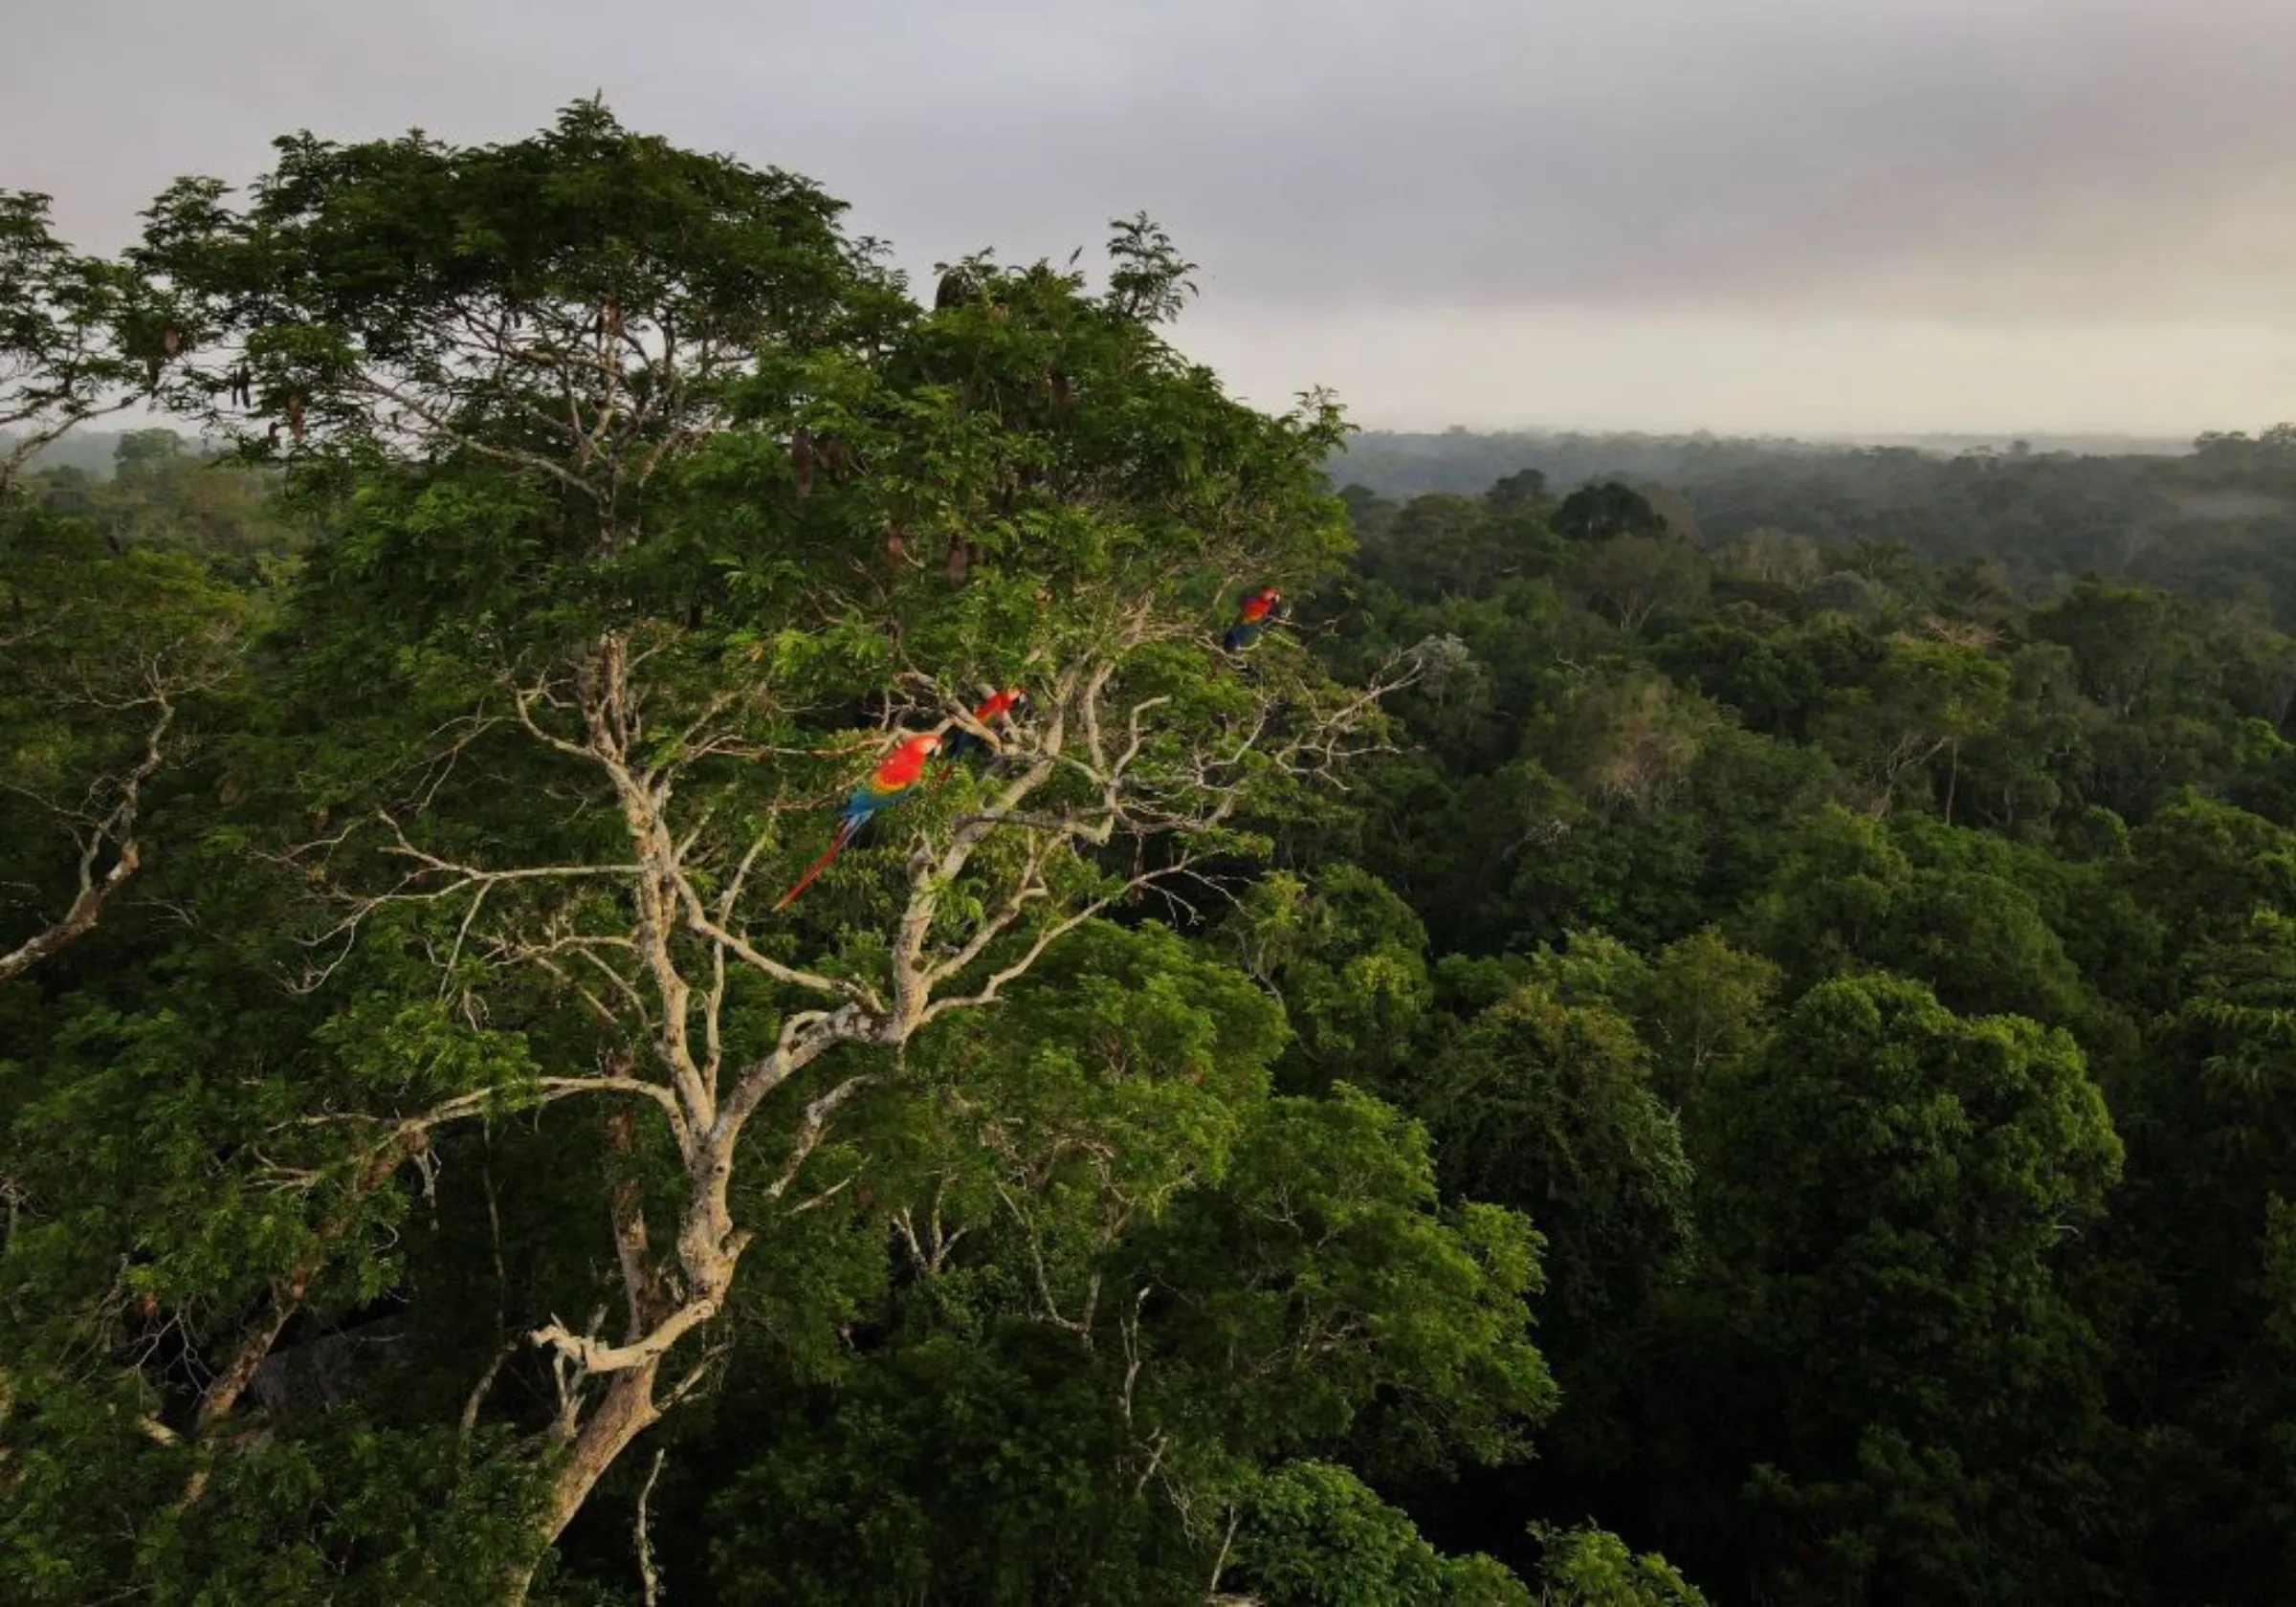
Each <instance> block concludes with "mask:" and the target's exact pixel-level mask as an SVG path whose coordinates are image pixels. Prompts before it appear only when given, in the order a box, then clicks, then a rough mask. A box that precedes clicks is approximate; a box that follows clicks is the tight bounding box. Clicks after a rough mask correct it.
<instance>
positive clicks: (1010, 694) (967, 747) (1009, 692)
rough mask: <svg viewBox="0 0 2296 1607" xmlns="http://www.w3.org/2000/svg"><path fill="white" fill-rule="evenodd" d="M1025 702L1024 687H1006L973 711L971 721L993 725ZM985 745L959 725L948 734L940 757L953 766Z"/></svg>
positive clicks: (985, 744)
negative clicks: (1017, 705) (1014, 707)
mask: <svg viewBox="0 0 2296 1607" xmlns="http://www.w3.org/2000/svg"><path fill="white" fill-rule="evenodd" d="M1027 701H1028V693H1027V689H1026V688H1025V687H1006V688H1005V689H1004V691H1003V692H1000V693H997V694H996V695H995V696H994V697H992V698H990V699H989V700H988V701H987V702H985V703H983V704H982V705H981V707H979V708H978V709H975V710H974V711H973V719H974V721H975V722H976V723H978V724H981V725H993V724H994V723H995V722H996V721H997V720H999V719H1001V718H1003V717H1004V715H1007V714H1009V713H1011V712H1012V708H1013V705H1014V704H1016V703H1026V702H1027ZM987 745H988V744H987V743H985V742H983V741H982V739H981V738H980V737H977V736H975V735H974V734H973V733H972V732H970V731H967V730H966V729H965V728H964V727H963V726H961V725H960V726H959V727H958V728H957V729H956V730H954V731H952V732H950V733H949V741H948V746H947V747H946V748H945V749H944V750H943V751H942V753H941V757H942V758H943V759H947V760H948V761H949V762H950V763H952V764H954V763H955V762H956V761H957V760H958V759H962V758H963V757H964V756H965V755H966V754H968V753H971V752H972V751H973V750H974V749H975V748H982V747H986V746H987Z"/></svg>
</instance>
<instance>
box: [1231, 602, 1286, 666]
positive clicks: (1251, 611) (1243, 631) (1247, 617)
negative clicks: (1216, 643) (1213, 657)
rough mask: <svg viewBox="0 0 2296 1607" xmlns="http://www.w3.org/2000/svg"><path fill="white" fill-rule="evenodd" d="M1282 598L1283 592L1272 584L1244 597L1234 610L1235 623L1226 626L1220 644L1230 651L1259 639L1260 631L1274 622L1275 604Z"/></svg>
mask: <svg viewBox="0 0 2296 1607" xmlns="http://www.w3.org/2000/svg"><path fill="white" fill-rule="evenodd" d="M1283 600H1284V594H1283V593H1282V592H1280V591H1278V590H1276V589H1275V587H1273V586H1268V587H1266V588H1264V589H1262V590H1259V591H1255V592H1253V593H1252V594H1251V595H1250V596H1249V597H1247V598H1246V599H1244V605H1243V606H1242V607H1241V608H1239V609H1237V610H1236V623H1235V624H1233V625H1231V626H1229V627H1227V634H1226V635H1225V636H1224V637H1222V638H1221V639H1220V645H1221V646H1222V647H1224V648H1225V649H1227V650H1228V651H1229V652H1231V653H1232V652H1242V651H1243V650H1244V649H1246V648H1248V647H1250V646H1251V645H1252V643H1254V642H1256V641H1258V640H1259V639H1260V632H1261V631H1263V630H1265V629H1267V628H1268V627H1269V626H1270V625H1272V624H1273V623H1274V622H1275V605H1277V604H1278V603H1281V602H1282V601H1283Z"/></svg>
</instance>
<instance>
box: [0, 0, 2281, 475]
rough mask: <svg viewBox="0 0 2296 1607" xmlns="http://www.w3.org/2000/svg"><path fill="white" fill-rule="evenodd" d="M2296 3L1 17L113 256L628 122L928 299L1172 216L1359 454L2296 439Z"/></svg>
mask: <svg viewBox="0 0 2296 1607" xmlns="http://www.w3.org/2000/svg"><path fill="white" fill-rule="evenodd" d="M2291 84H2296V0H1410V3H1407V4H1406V3H1399V0H1390V3H1384V4H1366V3H1363V0H1317V3H1315V4H1307V3H1304V0H1302V3H1293V0H1281V3H1257V0H1123V3H1114V0H814V3H811V4H808V5H805V6H802V7H801V6H794V5H788V4H782V3H778V0H748V3H737V0H651V4H648V5H645V6H637V5H629V4H616V5H608V4H606V3H604V0H398V3H396V4H393V5H388V6H386V5H381V4H374V3H362V4H356V5H353V4H346V3H342V0H336V3H334V4H329V3H327V0H299V3H297V4H288V3H285V0H189V3H187V0H166V3H162V0H74V3H71V4H66V3H63V0H8V4H7V6H6V9H5V14H4V15H0V187H14V188H33V189H41V190H46V191H49V192H51V193H52V194H54V195H55V197H56V202H57V206H56V210H57V214H58V218H59V221H60V222H61V224H62V225H63V226H64V228H65V229H66V231H68V232H70V233H71V234H72V235H73V236H74V237H75V238H77V240H78V241H80V242H81V243H82V244H85V245H88V246H104V247H112V246H117V245H118V244H120V243H121V240H122V239H123V238H124V237H125V236H126V235H127V233H128V232H129V231H131V230H132V229H133V228H134V214H135V212H136V211H137V210H138V209H140V208H141V207H143V206H144V205H145V204H147V203H148V201H149V199H150V198H151V196H152V195H153V194H154V193H155V192H156V191H157V190H158V189H159V188H160V187H162V186H163V185H165V184H166V182H167V181H168V180H169V179H170V178H172V177H174V176H176V175H178V174H180V173H185V172H205V173H213V174H217V175H220V176H222V177H224V178H227V179H231V180H233V181H243V180H245V179H246V178H248V177H250V176H252V175H253V174H254V173H255V172H257V171H259V170H260V169H261V168H262V166H263V165H265V164H266V160H267V158H268V156H269V150H268V146H267V141H268V140H269V139H270V138H271V137H272V136H274V135H276V134H278V133H281V132H285V131H288V130H291V129H297V128H306V127H307V128H309V129H311V130H312V131H313V132H315V133H318V134H320V135H322V136H325V137H331V138H346V139H347V138H359V137H367V136H375V135H384V134H394V133H400V132H404V131H405V130H406V129H407V128H408V127H410V126H420V127H422V128H423V129H424V130H426V131H427V132H429V133H431V134H432V135H435V136H437V137H440V138H444V139H449V140H453V141H458V142H468V143H477V142H485V141H491V140H497V139H510V138H516V137H518V136H519V135H521V134H524V133H527V132H530V131H532V130H533V129H535V128H537V127H539V126H541V124H543V123H544V122H546V121H548V120H549V119H550V117H551V115H552V114H553V112H554V111H555V110H556V108H557V107H559V106H561V105H563V103H565V102H566V101H568V100H571V99H576V98H578V97H580V96H583V95H586V94H588V93H590V92H591V91H592V90H595V89H601V88H603V89H604V91H605V92H606V97H607V102H608V104H609V105H610V106H612V108H613V109H614V110H615V112H616V113H617V115H618V116H620V117H621V119H622V120H623V121H625V122H626V123H629V124H630V125H632V126H634V127H638V128H641V129H644V130H647V131H650V132H658V133H662V134H666V135H668V136H670V137H671V138H673V139H675V140H678V141H680V142H681V143H688V144H692V145H696V146H699V147H702V148H704V149H709V150H719V151H726V152H730V153H732V154H735V155H738V156H740V157H741V158H743V159H744V160H746V161H749V162H752V163H755V164H758V165H778V166H782V167H786V168H791V169H794V170H796V171H798V172H802V173H804V174H806V176H807V177H810V178H812V179H815V180H817V181H818V182H820V183H821V184H823V185H824V186H825V187H828V189H829V190H830V191H831V192H832V193H835V194H837V195H839V196H841V197H842V198H844V199H846V200H848V201H850V203H852V206H853V211H852V214H851V221H852V224H853V226H854V227H855V228H856V229H857V230H859V231H866V232H870V233H874V234H877V235H880V236H882V237H884V238H886V239H888V240H890V241H892V242H893V243H894V245H895V246H896V247H897V248H898V251H899V255H900V259H901V260H902V261H903V262H904V263H905V264H907V265H909V266H911V267H912V268H913V269H914V270H915V271H916V272H917V273H918V274H919V275H921V274H922V273H923V272H924V271H925V269H926V268H927V266H928V265H929V264H930V263H932V262H933V261H934V260H936V259H939V258H947V257H953V256H956V255H960V254H961V253H964V252H966V251H968V250H971V249H974V248H978V247H982V246H993V247H995V248H996V249H997V251H998V253H999V254H1000V255H1001V256H1004V257H1005V258H1007V259H1023V260H1026V259H1029V258H1033V257H1035V256H1039V255H1054V256H1056V257H1064V258H1065V256H1066V255H1067V253H1068V252H1069V251H1070V249H1071V248H1072V247H1073V246H1076V245H1080V244H1084V245H1097V243H1098V242H1099V241H1100V240H1101V239H1103V238H1104V236H1105V234H1106V228H1105V223H1106V220H1107V219H1108V218H1110V217H1112V216H1115V215H1117V214H1119V213H1130V212H1133V211H1136V210H1138V209H1147V210H1148V211H1150V212H1151V213H1153V214H1154V215H1155V216H1156V217H1157V218H1158V219H1159V221H1160V222H1162V223H1163V224H1164V225H1165V226H1166V228H1168V229H1169V230H1170V231H1172V233H1173V234H1174V236H1175V237H1176V239H1177V240H1178V242H1179V244H1180V245H1181V248H1182V249H1183V250H1184V251H1185V252H1186V253H1188V254H1189V255H1190V256H1191V257H1193V258H1194V259H1195V260H1197V261H1198V262H1200V263H1202V264H1203V267H1204V270H1205V272H1204V275H1203V287H1204V293H1205V294H1204V297H1203V300H1202V301H1201V302H1200V303H1199V304H1198V306H1197V307H1196V308H1195V310H1194V311H1193V312H1191V314H1190V315H1189V316H1188V317H1187V319H1185V320H1184V321H1183V322H1182V324H1181V329H1180V341H1181V344H1182V345H1183V346H1186V347H1187V348H1188V349H1189V350H1190V351H1191V352H1192V353H1193V354H1194V355H1196V356H1198V357H1200V358H1202V359H1203V361H1206V362H1208V363H1212V364H1214V365H1215V366H1216V367H1218V368H1219V369H1220V370H1221V371H1222V373H1223V374H1224V375H1225V376H1226V378H1227V380H1228V383H1229V385H1230V386H1231V388H1233V389H1234V390H1236V391H1237V392H1239V393H1241V394H1243V395H1245V396H1247V397H1248V398H1249V399H1250V400H1252V401H1253V402H1255V403H1257V404H1259V405H1262V406H1281V405H1283V404H1284V402H1285V401H1286V400H1287V399H1288V397H1289V396H1290V395H1291V393H1292V392H1293V391H1296V390H1299V389H1301V388H1303V387H1305V386H1307V385H1313V384H1318V383H1321V384H1328V385H1333V386H1335V387H1336V388H1337V389H1338V391H1339V392H1340V394H1341V397H1342V399H1343V400H1344V401H1345V402H1346V403H1347V404H1348V406H1349V408H1350V410H1351V413H1352V414H1353V415H1354V416H1355V417H1356V418H1357V419H1358V422H1360V423H1363V424H1366V425H1370V426H1375V427H1376V426H1388V427H1395V428H1407V429H1439V428H1443V427H1445V426H1448V425H1452V424H1463V425H1466V426H1468V427H1470V428H1497V427H1509V426H1527V427H1578V428H1639V429H1687V428H1700V427H1704V428H1711V429H1716V430H1723V431H1733V430H1735V431H1748V430H1778V431H1799V432H1802V433H1805V434H1817V433H1855V432H1861V431H1870V432H1890V431H1901V430H1919V429H1941V430H1943V429H1957V430H1973V431H1976V430H1999V431H2013V430H2032V431H2046V430H2116V429H2118V430H2130V431H2134V432H2147V433H2152V432H2158V433H2168V434H2190V433H2192V432H2194V431H2197V430H2198V429H2210V428H2219V429H2255V428H2258V427H2260V426H2263V425H2266V424H2269V423H2272V422H2274V421H2276V420H2279V419H2282V418H2288V417H2296V94H2291V93H2290V92H2289V86H2290V85H2291Z"/></svg>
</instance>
